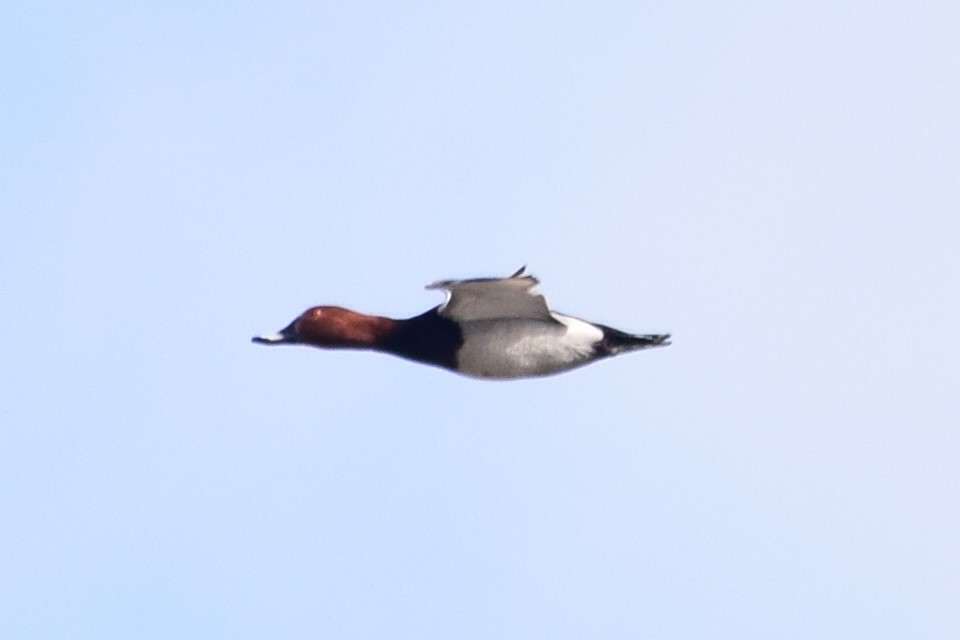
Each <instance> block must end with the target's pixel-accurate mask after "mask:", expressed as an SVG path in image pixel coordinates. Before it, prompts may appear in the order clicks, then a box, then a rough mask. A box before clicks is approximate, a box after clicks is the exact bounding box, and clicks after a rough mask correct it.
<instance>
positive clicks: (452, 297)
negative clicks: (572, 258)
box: [427, 267, 559, 324]
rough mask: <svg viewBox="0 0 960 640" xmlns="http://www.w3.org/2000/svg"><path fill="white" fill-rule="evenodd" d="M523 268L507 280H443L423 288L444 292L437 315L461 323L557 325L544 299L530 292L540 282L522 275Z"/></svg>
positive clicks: (529, 276)
mask: <svg viewBox="0 0 960 640" xmlns="http://www.w3.org/2000/svg"><path fill="white" fill-rule="evenodd" d="M525 268H526V267H521V268H520V270H519V271H517V272H516V273H514V274H513V275H512V276H510V277H508V278H475V279H473V280H443V281H441V282H434V283H433V284H430V285H427V289H441V290H443V291H444V292H446V294H447V300H446V302H444V303H443V304H442V305H440V306H439V307H438V308H437V312H438V313H439V314H440V315H441V316H443V317H445V318H449V319H451V320H455V321H463V322H465V321H472V320H493V319H496V318H525V319H531V320H543V321H546V322H557V320H555V319H554V318H553V316H552V315H550V309H548V308H547V301H546V300H545V299H544V297H543V296H542V295H540V294H537V293H534V292H533V291H532V289H533V288H534V287H535V286H537V284H538V283H539V282H540V281H539V280H537V279H536V278H534V277H533V276H531V275H524V270H525ZM558 324H559V323H558Z"/></svg>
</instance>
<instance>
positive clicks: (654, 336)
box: [599, 327, 670, 356]
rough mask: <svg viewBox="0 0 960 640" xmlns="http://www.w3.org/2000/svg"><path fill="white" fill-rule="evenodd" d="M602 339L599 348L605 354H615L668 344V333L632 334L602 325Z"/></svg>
mask: <svg viewBox="0 0 960 640" xmlns="http://www.w3.org/2000/svg"><path fill="white" fill-rule="evenodd" d="M602 329H603V341H602V342H601V343H600V345H599V346H600V348H601V349H602V350H603V351H604V352H606V353H607V355H611V356H615V355H617V354H618V353H623V352H625V351H636V350H637V349H649V348H650V347H666V346H668V345H669V344H670V334H669V333H663V334H658V333H649V334H645V335H639V336H638V335H633V334H631V333H624V332H623V331H618V330H616V329H611V328H610V327H602Z"/></svg>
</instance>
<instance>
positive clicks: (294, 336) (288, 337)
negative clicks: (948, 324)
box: [253, 322, 300, 344]
mask: <svg viewBox="0 0 960 640" xmlns="http://www.w3.org/2000/svg"><path fill="white" fill-rule="evenodd" d="M253 341H254V342H256V343H257V344H294V343H297V342H300V333H299V332H298V331H297V323H296V322H291V323H290V325H289V326H288V327H287V328H285V329H282V330H280V331H277V332H276V333H265V334H263V335H262V336H254V337H253Z"/></svg>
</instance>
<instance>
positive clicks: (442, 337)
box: [378, 309, 463, 369]
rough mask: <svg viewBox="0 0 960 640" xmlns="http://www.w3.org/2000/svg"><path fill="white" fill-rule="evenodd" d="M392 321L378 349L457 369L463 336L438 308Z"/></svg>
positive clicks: (417, 360) (410, 358)
mask: <svg viewBox="0 0 960 640" xmlns="http://www.w3.org/2000/svg"><path fill="white" fill-rule="evenodd" d="M393 322H394V323H395V324H394V326H392V327H391V328H390V331H389V332H388V333H387V334H385V339H384V340H383V342H381V343H380V346H379V347H378V348H380V349H381V350H383V351H386V352H387V353H392V354H393V355H395V356H400V357H401V358H406V359H408V360H415V361H416V362H422V363H424V364H432V365H434V366H438V367H443V368H446V369H456V367H457V363H456V353H457V349H459V348H460V345H461V344H463V333H462V332H461V330H460V327H459V326H458V325H457V324H456V323H455V322H452V321H450V320H448V319H447V318H444V317H442V316H440V315H439V314H438V313H437V310H436V309H431V310H430V311H427V312H426V313H423V314H421V315H419V316H416V317H413V318H407V319H406V320H395V321H393Z"/></svg>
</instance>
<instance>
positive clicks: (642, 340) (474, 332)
mask: <svg viewBox="0 0 960 640" xmlns="http://www.w3.org/2000/svg"><path fill="white" fill-rule="evenodd" d="M539 283H540V281H539V280H538V279H537V278H535V277H534V276H532V275H529V274H528V273H527V272H526V267H525V266H524V267H521V268H520V269H519V270H517V271H516V272H514V273H513V274H512V275H510V276H508V277H506V278H473V279H468V280H441V281H439V282H434V283H433V284H429V285H427V287H426V288H427V289H435V290H439V291H442V292H443V293H444V294H445V296H446V299H445V300H444V302H443V303H442V304H440V305H439V306H437V307H434V308H432V309H430V310H429V311H426V312H425V313H423V314H421V315H418V316H415V317H412V318H406V319H402V320H397V319H393V318H386V317H382V316H374V315H366V314H363V313H358V312H356V311H351V310H350V309H344V308H342V307H336V306H319V307H312V308H310V309H307V310H306V311H305V312H303V313H302V314H301V315H300V316H298V317H297V318H296V319H294V320H293V322H291V323H290V324H289V325H287V326H286V327H285V328H283V329H281V330H280V331H277V332H275V333H268V334H264V335H259V336H255V337H254V338H253V342H255V343H257V344H263V345H284V344H285V345H308V346H313V347H319V348H321V349H367V350H373V351H380V352H383V353H388V354H392V355H394V356H399V357H401V358H405V359H407V360H412V361H414V362H419V363H423V364H426V365H432V366H435V367H440V368H442V369H446V370H449V371H453V372H455V373H459V374H461V375H464V376H467V377H471V378H481V379H493V380H512V379H518V378H535V377H542V376H550V375H554V374H558V373H563V372H565V371H569V370H571V369H576V368H578V367H582V366H584V365H587V364H590V363H593V362H597V361H598V360H604V359H606V358H610V357H612V356H617V355H620V354H623V353H630V352H633V351H640V350H642V349H649V348H651V347H665V346H667V345H669V344H670V334H668V333H665V334H640V335H638V334H631V333H626V332H624V331H620V330H618V329H613V328H611V327H608V326H606V325H602V324H596V323H593V322H587V321H586V320H580V319H579V318H575V317H573V316H568V315H565V314H562V313H558V312H556V311H552V310H551V309H550V307H549V305H548V304H547V301H546V299H545V298H544V297H543V295H541V294H540V293H538V292H537V291H536V287H537V285H538V284H539Z"/></svg>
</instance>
